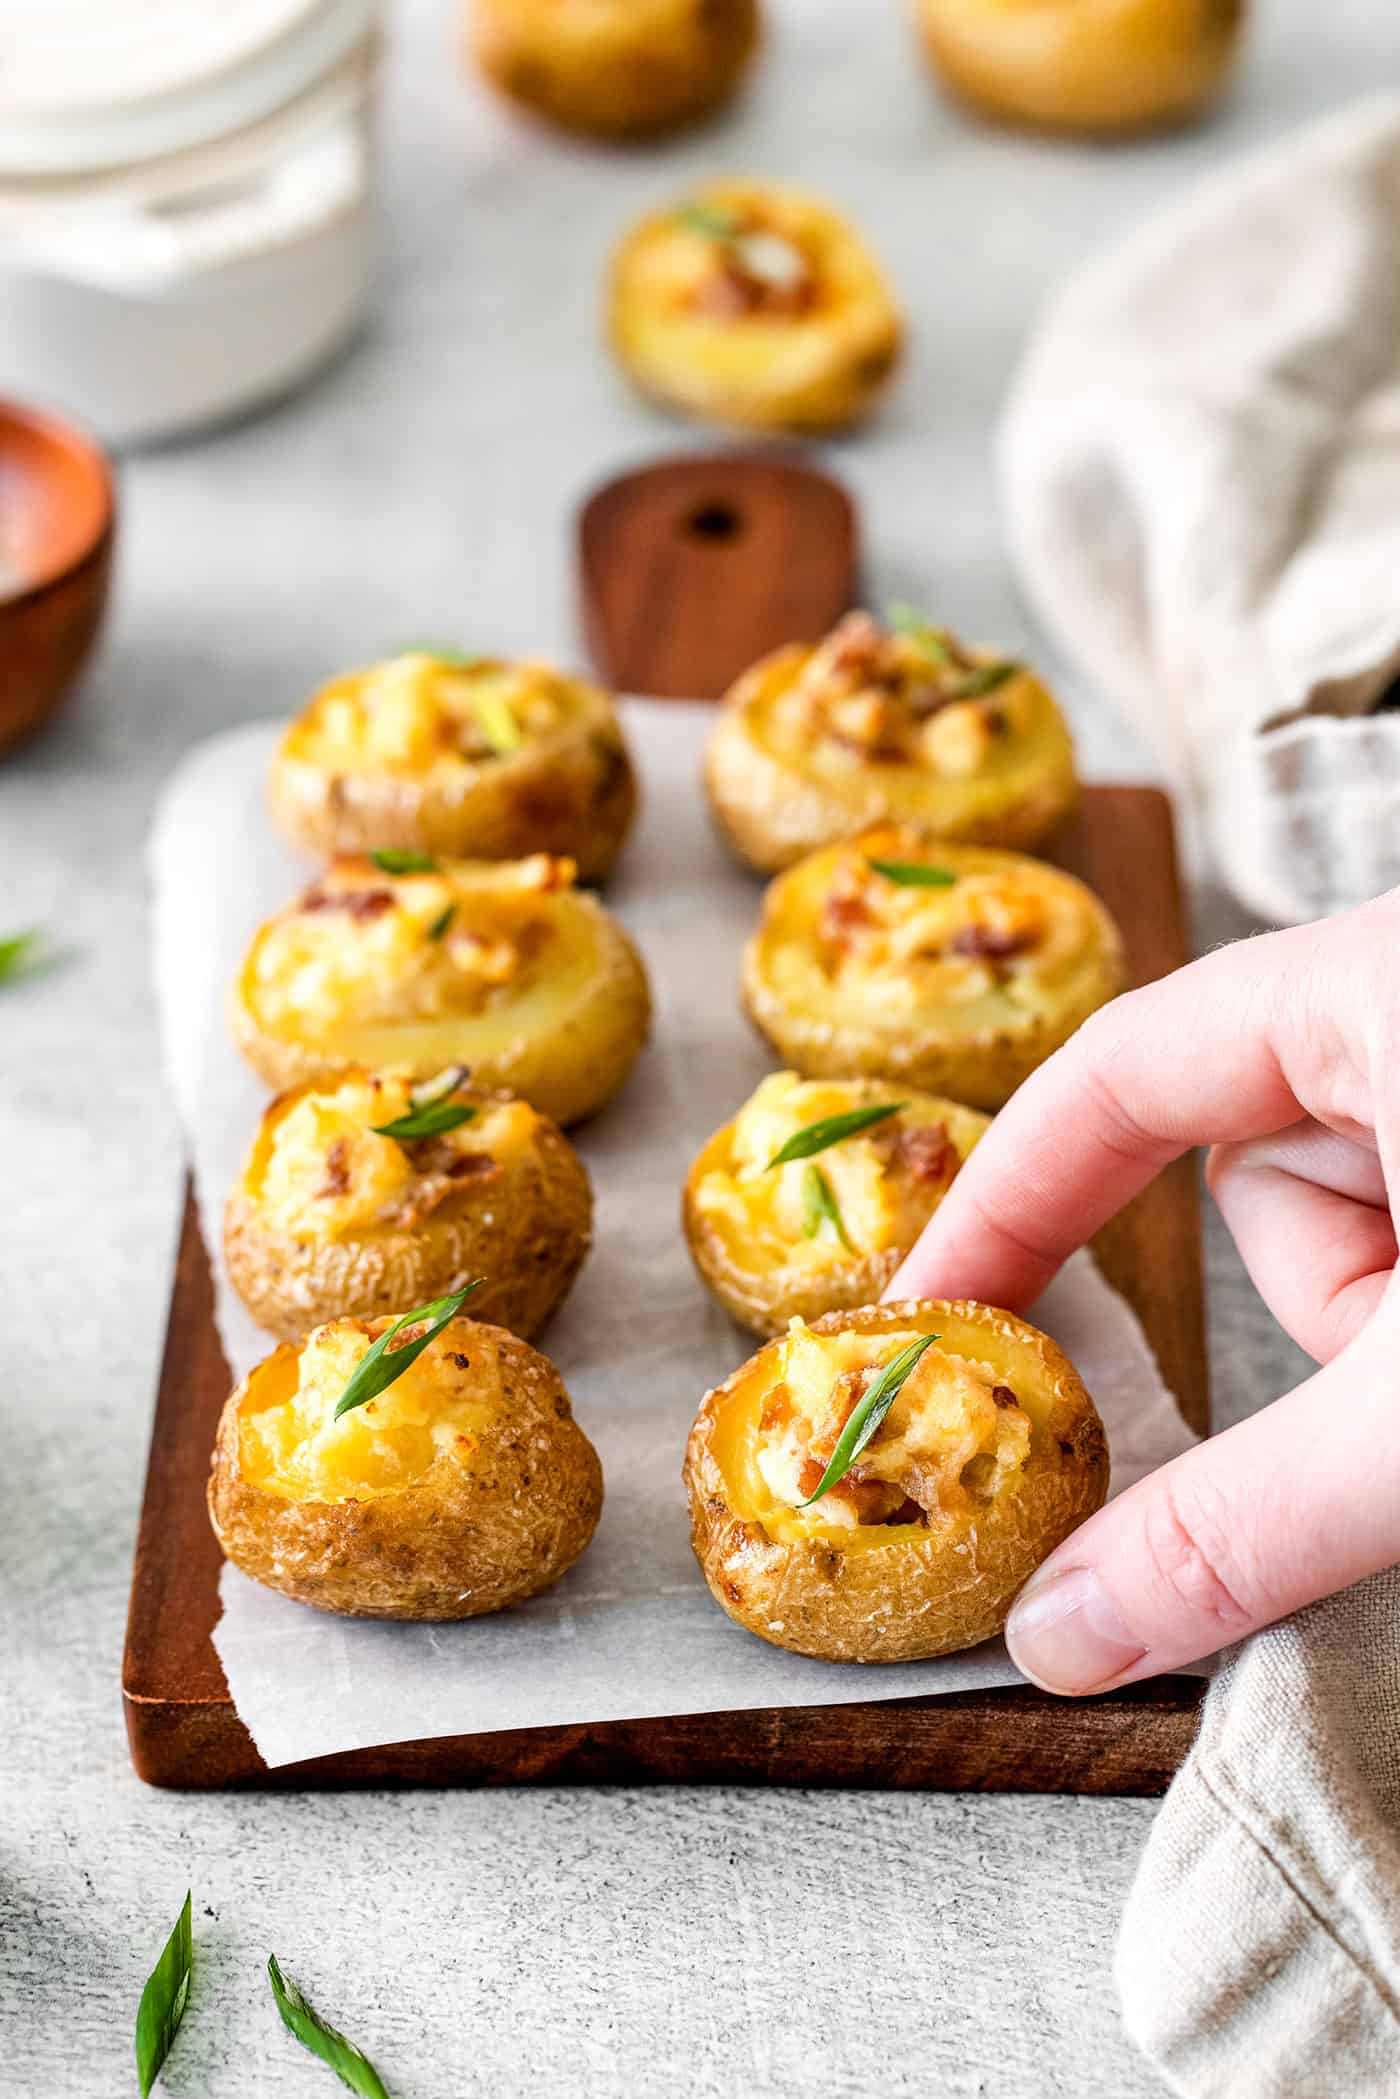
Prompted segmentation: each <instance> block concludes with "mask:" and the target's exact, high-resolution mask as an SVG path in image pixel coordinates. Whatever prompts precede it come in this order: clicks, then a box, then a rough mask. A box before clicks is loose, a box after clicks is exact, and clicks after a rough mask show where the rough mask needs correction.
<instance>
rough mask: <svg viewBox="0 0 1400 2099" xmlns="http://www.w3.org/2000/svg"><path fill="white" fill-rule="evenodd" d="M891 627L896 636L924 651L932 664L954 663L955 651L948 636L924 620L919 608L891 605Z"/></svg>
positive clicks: (889, 615) (930, 622) (889, 616)
mask: <svg viewBox="0 0 1400 2099" xmlns="http://www.w3.org/2000/svg"><path fill="white" fill-rule="evenodd" d="M888 618H889V623H890V626H891V627H892V628H893V629H894V632H895V633H896V634H903V635H906V636H907V637H908V639H909V640H910V641H912V642H913V643H914V644H915V645H916V646H917V647H918V648H920V649H922V650H923V653H924V654H925V656H927V657H928V659H929V661H930V663H938V664H948V663H951V662H952V661H953V651H952V647H951V645H950V643H949V640H948V637H947V635H946V634H945V633H944V631H943V629H942V628H941V627H935V626H934V625H933V623H932V621H930V620H927V619H925V618H924V615H923V614H922V612H920V611H919V610H918V608H917V606H914V605H891V606H890V609H889V613H888Z"/></svg>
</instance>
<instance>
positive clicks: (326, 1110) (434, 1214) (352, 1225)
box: [224, 1065, 593, 1341]
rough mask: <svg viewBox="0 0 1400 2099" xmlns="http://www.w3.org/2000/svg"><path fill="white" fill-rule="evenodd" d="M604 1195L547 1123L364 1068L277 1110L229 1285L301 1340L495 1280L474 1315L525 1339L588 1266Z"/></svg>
mask: <svg viewBox="0 0 1400 2099" xmlns="http://www.w3.org/2000/svg"><path fill="white" fill-rule="evenodd" d="M592 1217H593V1193H592V1189H591V1188H590V1186H589V1181H588V1174H587V1172H586V1170H585V1168H584V1165H583V1162H582V1160H581V1159H580V1158H579V1156H578V1154H577V1153H576V1152H575V1150H574V1148H573V1146H572V1145H571V1144H570V1143H569V1141H568V1139H567V1138H566V1137H564V1136H563V1135H562V1134H561V1132H560V1131H559V1129H558V1127H557V1125H556V1124H554V1123H552V1122H551V1121H549V1119H548V1117H547V1116H544V1115H541V1114H539V1113H538V1112H537V1111H536V1110H535V1109H534V1108H532V1107H530V1106H529V1105H528V1103H526V1102H525V1101H522V1100H514V1099H512V1098H511V1097H510V1096H509V1095H508V1094H491V1093H487V1092H484V1091H483V1090H482V1089H481V1088H480V1087H478V1086H473V1085H470V1084H468V1083H467V1080H466V1075H465V1072H464V1071H463V1069H462V1067H461V1066H460V1065H459V1066H456V1067H453V1068H451V1069H449V1070H448V1071H445V1072H443V1073H442V1074H441V1075H440V1077H438V1078H436V1079H430V1080H428V1081H427V1082H426V1083H425V1084H424V1085H422V1086H416V1085H415V1084H414V1083H413V1081H412V1080H411V1079H409V1078H408V1077H406V1076H405V1075H404V1074H402V1073H398V1072H368V1071H361V1070H358V1069H355V1068H352V1069H350V1070H348V1071H345V1072H342V1073H340V1074H339V1075H338V1076H333V1077H328V1078H324V1079H310V1080H307V1081H306V1082H305V1083H304V1084H302V1085H300V1086H294V1087H293V1088H292V1089H291V1091H290V1092H288V1093H283V1094H279V1095H278V1097H277V1099H276V1100H275V1101H273V1103H272V1104H271V1106H270V1107H269V1108H268V1109H267V1111H266V1113H265V1114H264V1116H263V1119H262V1125H261V1128H260V1129H259V1131H258V1134H257V1137H256V1138H255V1140H254V1143H253V1147H252V1150H251V1151H250V1152H249V1154H248V1158H247V1161H246V1163H245V1165H244V1168H243V1171H242V1173H241V1175H240V1176H239V1179H238V1182H237V1184H236V1186H235V1187H234V1189H233V1192H232V1193H231V1195H230V1196H229V1199H228V1204H227V1207H226V1209H225V1212H224V1262H225V1266H226V1267H227V1269H228V1274H229V1280H230V1282H231V1283H232V1284H233V1286H234V1288H235V1290H237V1292H238V1294H239V1296H240V1297H241V1298H242V1300H243V1302H244V1304H245V1305H246V1306H247V1307H248V1310H249V1311H250V1312H251V1313H252V1315H253V1317H254V1319H256V1320H257V1322H258V1324H259V1326H261V1327H264V1328H266V1330H267V1331H268V1332H269V1333H271V1334H277V1335H279V1336H280V1337H281V1338H282V1339H283V1340H286V1341H297V1340H300V1339H301V1337H302V1336H303V1335H304V1334H307V1333H309V1332H310V1331H311V1329H312V1328H313V1327H317V1326H321V1325H322V1324H323V1323H324V1322H325V1321H326V1320H330V1319H339V1318H349V1319H375V1318H378V1317H380V1316H381V1315H382V1314H384V1313H389V1312H396V1311H397V1310H398V1309H399V1308H400V1306H402V1305H415V1304H421V1303H422V1302H423V1301H424V1300H425V1299H428V1298H435V1297H443V1296H446V1295H447V1294H448V1293H449V1292H451V1291H453V1290H460V1289H461V1288H462V1286H463V1284H464V1283H466V1282H468V1281H470V1279H471V1278H472V1277H473V1276H480V1277H482V1278H483V1279H484V1280H483V1282H482V1286H481V1289H480V1290H479V1291H478V1292H477V1293H476V1295H475V1296H474V1298H473V1301H472V1312H473V1316H474V1317H476V1318H478V1319H489V1320H491V1321H493V1322H494V1323H495V1324H496V1325H497V1326H504V1327H509V1328H510V1331H511V1332H512V1333H513V1334H520V1335H522V1336H523V1337H524V1338H525V1339H526V1340H528V1339H530V1337H531V1336H532V1335H534V1334H536V1333H538V1332H539V1329H540V1328H541V1327H542V1326H543V1325H544V1323H545V1321H546V1320H547V1319H548V1318H549V1315H550V1313H551V1312H553V1311H554V1309H555V1307H556V1306H557V1305H558V1304H559V1303H560V1302H561V1301H562V1299H563V1298H564V1296H565V1295H566V1294H567V1292H568V1289H569V1286H570V1284H571V1283H572V1282H573V1280H574V1277H575V1276H576V1275H577V1274H578V1271H579V1269H580V1267H581V1266H582V1264H583V1261H584V1259H585V1257H586V1255H587V1253H588V1246H589V1239H590V1235H591V1230H592Z"/></svg>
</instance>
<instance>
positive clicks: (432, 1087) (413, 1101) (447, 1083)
mask: <svg viewBox="0 0 1400 2099" xmlns="http://www.w3.org/2000/svg"><path fill="white" fill-rule="evenodd" d="M471 1075H472V1073H471V1066H470V1065H469V1064H449V1065H448V1066H447V1068H446V1070H445V1071H440V1072H438V1073H437V1074H436V1075H435V1076H434V1077H433V1078H431V1079H422V1080H420V1081H419V1083H418V1084H417V1085H416V1086H410V1087H409V1089H408V1101H409V1106H410V1107H412V1108H431V1107H433V1106H435V1105H436V1103H437V1102H438V1101H445V1100H448V1099H450V1097H451V1096H452V1095H453V1094H454V1093H455V1092H456V1091H457V1089H458V1087H459V1086H465V1085H466V1083H467V1080H468V1079H469V1078H470V1077H471Z"/></svg>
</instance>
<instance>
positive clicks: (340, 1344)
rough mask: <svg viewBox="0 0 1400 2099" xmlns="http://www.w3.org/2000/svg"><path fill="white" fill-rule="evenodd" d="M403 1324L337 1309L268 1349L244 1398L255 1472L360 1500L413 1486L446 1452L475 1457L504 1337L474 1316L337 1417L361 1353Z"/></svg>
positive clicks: (300, 1490) (301, 1491)
mask: <svg viewBox="0 0 1400 2099" xmlns="http://www.w3.org/2000/svg"><path fill="white" fill-rule="evenodd" d="M392 1325H393V1321H392V1320H389V1319H378V1320H359V1319H333V1320H331V1321H330V1322H329V1324H328V1325H326V1326H320V1327H317V1329H316V1331H315V1332H314V1333H313V1334H311V1335H310V1336H309V1337H308V1339H307V1340H306V1342H305V1343H304V1344H303V1346H302V1348H301V1349H300V1351H298V1352H296V1353H295V1354H293V1353H292V1352H291V1351H288V1352H287V1353H286V1354H281V1353H280V1352H279V1355H277V1356H273V1357H270V1358H269V1360H268V1364H267V1365H266V1366H264V1368H263V1369H262V1370H260V1371H258V1372H257V1373H255V1375H254V1376H253V1378H252V1379H251V1380H250V1382H249V1385H248V1389H247V1391H246V1392H245V1394H244V1397H243V1400H242V1402H241V1405H240V1408H239V1421H238V1454H239V1466H240V1469H241V1471H242V1473H243V1475H244V1477H245V1478H246V1479H248V1480H249V1481H250V1482H251V1483H252V1484H253V1485H255V1486H258V1487H261V1488H262V1489H263V1490H264V1491H265V1492H267V1493H269V1494H276V1495H280V1496H281V1497H283V1498H284V1499H285V1500H288V1501H332V1502H334V1501H347V1500H350V1499H352V1498H353V1499H355V1500H357V1501H360V1500H372V1499H374V1498H375V1497H377V1496H379V1495H383V1494H393V1493H397V1492H399V1491H401V1490H402V1489H403V1488H405V1487H410V1486H412V1485H413V1483H414V1481H415V1480H418V1479H421V1478H422V1477H423V1475H424V1473H426V1472H427V1470H428V1469H429V1467H430V1466H431V1465H433V1464H434V1463H435V1462H436V1461H437V1459H439V1458H441V1457H448V1458H451V1459H452V1460H453V1461H454V1462H455V1463H458V1464H461V1465H465V1466H470V1465H471V1462H472V1459H473V1457H474V1455H475V1453H476V1452H477V1451H478V1450H479V1448H480V1446H481V1441H482V1438H483V1436H484V1435H486V1434H488V1433H489V1431H490V1429H491V1428H492V1426H493V1424H494V1422H495V1420H496V1419H497V1418H498V1414H499V1409H500V1407H501V1404H502V1392H501V1370H500V1361H499V1358H498V1356H497V1353H496V1348H495V1344H494V1343H493V1341H492V1339H491V1337H490V1334H489V1333H488V1332H487V1330H486V1329H485V1328H482V1327H477V1326H473V1325H472V1324H471V1322H470V1321H468V1320H454V1321H453V1322H452V1324H451V1325H450V1326H449V1327H447V1328H446V1330H445V1331H444V1332H443V1333H442V1334H440V1335H439V1336H438V1337H437V1339H436V1340H435V1341H433V1342H431V1343H430V1345H429V1346H428V1347H427V1348H426V1349H424V1351H423V1353H422V1355H420V1356H419V1357H418V1359H417V1360H416V1362H414V1363H411V1364H410V1365H409V1367H408V1369H407V1370H405V1371H404V1372H403V1373H402V1374H401V1375H400V1376H399V1377H398V1378H397V1379H396V1380H395V1382H394V1383H393V1384H392V1385H390V1386H389V1387H388V1388H387V1390H386V1391H383V1392H381V1393H380V1394H379V1396H378V1397H377V1398H376V1399H371V1400H369V1401H367V1402H366V1404H365V1405H364V1406H362V1407H356V1408H354V1409H353V1410H352V1411H351V1412H350V1413H348V1414H342V1415H341V1417H340V1419H339V1420H338V1421H337V1420H336V1418H335V1409H336V1405H337V1403H338V1401H339V1400H340V1397H341V1395H342V1393H343V1392H344V1390H345V1388H346V1386H347V1385H348V1384H349V1382H350V1379H351V1377H352V1376H353V1374H354V1372H355V1370H356V1368H357V1366H358V1364H359V1363H360V1360H361V1358H362V1357H363V1356H364V1355H366V1354H367V1352H368V1351H369V1349H370V1348H371V1346H372V1345H373V1343H374V1342H375V1341H376V1340H377V1339H378V1338H379V1336H380V1335H381V1334H382V1333H383V1332H385V1331H386V1329H387V1328H388V1327H390V1326H392ZM404 1338H405V1339H406V1340H410V1341H411V1340H412V1339H413V1330H412V1329H411V1328H406V1329H405V1330H404Z"/></svg>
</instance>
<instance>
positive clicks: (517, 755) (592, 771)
mask: <svg viewBox="0 0 1400 2099" xmlns="http://www.w3.org/2000/svg"><path fill="white" fill-rule="evenodd" d="M316 704H317V703H316V701H314V700H313V701H312V703H311V707H310V708H309V709H308V710H306V714H305V715H304V716H302V717H299V718H298V721H296V722H294V723H293V724H292V726H291V728H290V729H289V730H288V731H287V734H286V735H285V736H284V737H283V738H282V740H281V742H280V743H279V744H278V746H277V749H276V751H275V752H274V753H273V757H272V763H271V766H270V767H269V769H268V780H267V794H268V805H269V808H270V810H271V813H272V819H273V822H274V823H275V824H276V826H277V828H278V830H279V831H280V832H281V833H282V835H283V837H284V838H288V839H290V840H291V842H292V843H293V845H298V846H301V847H302V848H303V849H304V850H305V851H307V852H309V853H314V854H316V855H318V856H326V857H328V856H330V855H333V854H335V853H367V852H372V851H373V850H374V849H375V848H376V847H380V846H398V847H405V848H408V849H410V850H412V851H415V852H420V853H427V854H430V855H435V854H442V855H444V856H445V857H447V858H449V859H466V860H521V859H524V858H525V857H526V855H527V854H530V853H554V854H557V855H563V856H567V857H568V858H569V859H571V860H574V861H576V862H577V864H578V871H579V877H580V879H581V880H582V881H585V882H600V881H602V880H603V879H604V878H605V877H606V876H607V875H608V874H609V873H610V872H611V870H612V867H613V864H614V862H615V861H616V859H617V856H618V854H619V853H620V852H621V850H622V847H623V844H624V842H625V840H626V838H627V834H628V832H629V831H630V830H631V828H632V823H633V819H634V818H635V816H636V811H637V779H636V774H635V772H634V770H633V767H632V761H631V758H630V756H629V755H628V751H627V746H626V744H625V742H624V741H623V738H622V734H621V731H620V729H619V730H617V731H616V734H615V735H614V734H613V733H611V731H609V733H607V734H602V733H600V732H599V731H597V730H596V729H590V727H589V726H588V725H587V724H570V725H567V726H566V727H565V728H563V729H561V730H560V731H558V732H556V733H554V734H550V735H544V736H539V737H533V738H531V739H529V740H528V741H526V742H525V743H524V744H523V745H522V747H521V748H520V750H519V751H517V752H514V753H512V754H510V755H508V756H506V757H503V758H493V759H492V760H490V762H489V763H484V764H481V765H477V766H473V767H471V768H470V769H464V770H463V772H462V773H461V775H460V776H457V777H453V778H450V779H430V778H423V779H415V778H413V777H411V776H408V775H404V774H395V773H391V772H388V771H376V772H330V771H327V769H326V767H325V766H324V765H323V764H321V763H319V762H317V760H316V759H315V758H314V757H312V756H309V755H308V754H307V753H306V751H305V750H304V749H302V748H301V747H300V740H299V730H300V728H301V724H302V721H303V720H306V719H308V718H309V717H310V716H311V715H312V714H313V713H314V710H315V708H316ZM599 704H600V706H601V698H600V702H599Z"/></svg>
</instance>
